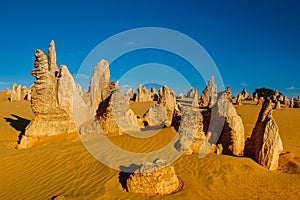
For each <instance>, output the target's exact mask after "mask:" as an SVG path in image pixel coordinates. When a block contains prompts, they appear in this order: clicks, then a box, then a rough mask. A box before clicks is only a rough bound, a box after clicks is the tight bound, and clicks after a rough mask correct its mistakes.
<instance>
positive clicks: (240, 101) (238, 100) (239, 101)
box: [236, 94, 243, 105]
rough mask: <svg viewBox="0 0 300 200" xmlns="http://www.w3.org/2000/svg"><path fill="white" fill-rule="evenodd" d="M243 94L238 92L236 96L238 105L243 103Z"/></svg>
mask: <svg viewBox="0 0 300 200" xmlns="http://www.w3.org/2000/svg"><path fill="white" fill-rule="evenodd" d="M242 100H243V96H242V95H241V94H238V96H237V98H236V105H242Z"/></svg>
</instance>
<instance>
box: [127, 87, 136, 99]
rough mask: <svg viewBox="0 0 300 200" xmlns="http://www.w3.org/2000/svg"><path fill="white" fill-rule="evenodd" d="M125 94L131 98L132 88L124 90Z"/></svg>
mask: <svg viewBox="0 0 300 200" xmlns="http://www.w3.org/2000/svg"><path fill="white" fill-rule="evenodd" d="M125 95H126V96H128V98H129V99H130V100H131V99H133V97H134V92H133V89H132V88H129V89H128V90H127V91H126V92H125Z"/></svg>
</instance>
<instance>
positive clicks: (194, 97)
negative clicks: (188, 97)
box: [192, 90, 199, 108]
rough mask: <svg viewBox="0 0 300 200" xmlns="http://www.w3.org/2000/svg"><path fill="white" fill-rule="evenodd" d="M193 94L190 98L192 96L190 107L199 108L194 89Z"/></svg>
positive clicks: (196, 93) (196, 92)
mask: <svg viewBox="0 0 300 200" xmlns="http://www.w3.org/2000/svg"><path fill="white" fill-rule="evenodd" d="M193 95H194V96H193V97H192V98H193V101H192V107H195V108H199V97H198V91H197V90H196V91H195V93H194V94H193Z"/></svg>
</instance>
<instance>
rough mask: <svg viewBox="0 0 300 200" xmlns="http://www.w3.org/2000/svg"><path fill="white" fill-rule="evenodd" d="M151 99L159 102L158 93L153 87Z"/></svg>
mask: <svg viewBox="0 0 300 200" xmlns="http://www.w3.org/2000/svg"><path fill="white" fill-rule="evenodd" d="M151 98H152V100H153V101H158V93H157V91H156V89H155V87H154V86H152V87H151Z"/></svg>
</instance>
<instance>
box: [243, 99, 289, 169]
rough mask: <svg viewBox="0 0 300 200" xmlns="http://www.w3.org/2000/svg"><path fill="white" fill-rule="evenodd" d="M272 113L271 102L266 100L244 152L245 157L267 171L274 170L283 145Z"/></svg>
mask: <svg viewBox="0 0 300 200" xmlns="http://www.w3.org/2000/svg"><path fill="white" fill-rule="evenodd" d="M272 113H273V105H272V102H271V100H266V101H265V102H264V103H263V106H262V108H261V110H260V113H259V116H258V119H257V121H256V124H255V127H254V129H253V131H252V135H251V137H250V139H248V140H247V142H246V148H245V151H246V155H247V156H249V157H250V158H252V159H254V160H255V161H257V162H258V163H259V164H261V165H262V166H264V167H266V168H268V169H269V170H276V169H277V167H278V160H279V154H280V153H281V152H282V150H283V145H282V141H281V138H280V135H279V128H278V126H277V124H276V121H275V119H274V118H273V116H272Z"/></svg>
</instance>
